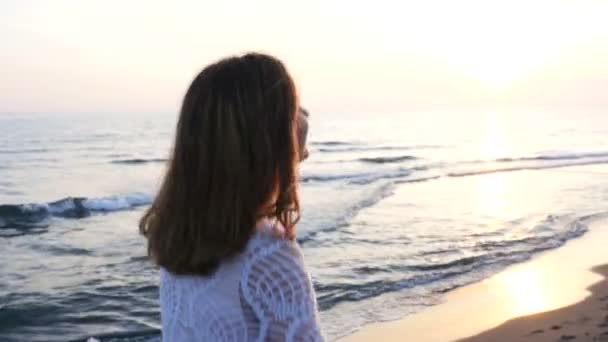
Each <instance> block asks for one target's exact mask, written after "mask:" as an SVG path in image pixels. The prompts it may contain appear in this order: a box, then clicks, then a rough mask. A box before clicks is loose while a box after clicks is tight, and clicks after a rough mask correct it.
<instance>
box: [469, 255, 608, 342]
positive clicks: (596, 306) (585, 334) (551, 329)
mask: <svg viewBox="0 0 608 342" xmlns="http://www.w3.org/2000/svg"><path fill="white" fill-rule="evenodd" d="M593 270H594V271H595V272H597V273H598V274H601V275H602V276H603V277H604V279H603V280H602V281H601V282H599V283H597V284H594V285H593V286H591V287H590V288H589V291H591V293H592V295H591V296H589V297H588V298H586V299H585V300H584V301H582V302H580V303H577V304H574V305H570V306H568V307H565V308H562V309H558V310H554V311H549V312H544V313H540V314H536V315H530V316H524V317H521V318H516V319H513V320H511V321H508V322H506V323H505V324H502V325H500V326H499V327H497V328H494V329H492V330H489V331H486V332H483V333H481V334H479V335H476V336H474V337H470V338H466V339H462V340H460V341H459V342H484V341H496V342H501V341H504V342H507V341H509V342H511V341H543V342H545V341H547V342H548V341H608V280H607V278H606V277H608V265H603V266H598V267H595V268H594V269H593Z"/></svg>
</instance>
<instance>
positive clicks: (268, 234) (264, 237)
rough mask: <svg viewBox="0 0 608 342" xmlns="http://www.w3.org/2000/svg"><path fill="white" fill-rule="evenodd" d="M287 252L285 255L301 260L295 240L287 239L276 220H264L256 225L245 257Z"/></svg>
mask: <svg viewBox="0 0 608 342" xmlns="http://www.w3.org/2000/svg"><path fill="white" fill-rule="evenodd" d="M284 253H287V255H286V256H287V257H289V258H296V259H297V260H298V261H300V262H301V261H302V252H301V249H300V246H299V244H298V243H297V241H295V240H291V239H288V238H287V236H286V233H285V228H284V227H283V226H282V225H281V223H280V222H278V221H271V220H265V221H263V222H262V223H261V224H259V225H258V226H257V227H256V231H255V233H254V234H253V237H252V238H251V240H250V241H249V244H248V245H247V249H246V255H247V259H251V258H272V257H273V256H276V255H278V254H284Z"/></svg>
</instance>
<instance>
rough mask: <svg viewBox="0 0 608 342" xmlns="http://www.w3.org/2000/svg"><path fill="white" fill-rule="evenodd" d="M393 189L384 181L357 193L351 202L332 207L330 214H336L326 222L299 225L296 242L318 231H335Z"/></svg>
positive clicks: (386, 195)
mask: <svg viewBox="0 0 608 342" xmlns="http://www.w3.org/2000/svg"><path fill="white" fill-rule="evenodd" d="M393 190H394V185H393V184H392V183H390V182H386V183H384V184H381V185H379V186H378V187H376V188H373V189H369V190H368V191H365V192H364V193H363V194H362V195H359V196H360V197H359V199H357V200H354V201H352V202H351V203H347V204H346V205H344V206H343V207H341V208H334V210H332V214H337V215H336V216H335V217H331V218H329V219H328V220H326V222H327V223H326V224H323V223H320V222H319V221H316V222H315V227H314V228H309V229H307V227H305V226H301V227H299V228H298V229H299V231H301V232H302V233H303V235H302V236H301V237H299V238H298V242H299V243H301V244H305V243H308V242H310V241H312V240H313V239H314V237H315V236H317V234H319V233H326V232H330V231H335V230H338V229H340V228H342V227H345V226H347V225H348V224H349V222H350V220H351V219H352V218H353V217H355V216H356V215H357V214H358V213H359V212H360V211H361V210H363V209H365V208H369V207H371V206H373V205H375V204H376V203H378V202H380V201H381V200H383V199H385V198H387V197H389V196H391V195H392V194H393ZM305 215H306V214H305Z"/></svg>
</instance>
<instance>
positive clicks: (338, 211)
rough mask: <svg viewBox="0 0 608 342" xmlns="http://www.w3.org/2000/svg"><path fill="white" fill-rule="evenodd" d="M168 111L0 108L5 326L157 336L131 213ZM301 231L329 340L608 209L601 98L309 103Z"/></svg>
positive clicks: (575, 229) (160, 146)
mask: <svg viewBox="0 0 608 342" xmlns="http://www.w3.org/2000/svg"><path fill="white" fill-rule="evenodd" d="M175 121H176V116H175V115H174V114H163V115H161V114H124V115H118V114H111V115H107V114H104V115H101V114H98V115H96V114H0V340H1V341H72V340H73V341H86V340H87V339H88V338H89V337H95V338H96V339H98V340H100V341H147V340H158V336H159V328H160V324H159V323H160V321H159V319H160V317H159V308H158V288H157V282H158V280H157V278H158V276H157V272H156V270H155V269H154V267H153V266H152V265H151V264H150V263H149V262H148V261H147V259H146V257H145V248H144V239H143V238H142V237H141V236H139V235H138V232H137V221H138V218H139V217H140V216H141V214H142V212H143V210H144V209H145V208H146V206H147V205H149V204H150V202H151V200H152V198H153V195H154V193H155V190H156V189H157V187H158V184H159V181H160V176H161V175H162V172H163V169H164V165H165V160H166V158H167V157H168V151H169V149H170V146H171V140H172V135H173V131H174V125H175ZM310 133H311V136H310V139H309V141H310V147H309V149H310V152H311V157H310V159H309V160H307V161H306V162H305V163H304V164H303V165H302V166H301V193H302V206H303V218H302V221H301V223H300V224H299V227H298V239H299V241H300V243H301V244H302V246H303V250H304V253H305V256H306V260H307V263H308V266H309V268H310V271H311V272H312V274H313V281H314V285H315V288H316V291H317V296H318V302H319V306H320V310H321V320H322V324H323V327H324V330H325V331H326V334H327V335H328V337H329V338H330V339H335V338H337V337H339V336H342V335H345V334H348V333H349V332H351V331H353V330H355V329H357V328H358V327H360V326H362V325H364V324H368V323H371V322H376V321H383V320H390V319H395V318H399V317H403V316H405V315H409V314H415V313H416V312H418V311H420V310H422V309H424V308H425V307H428V306H431V305H436V304H438V303H440V302H441V299H442V295H443V294H444V293H445V292H447V291H449V290H451V289H454V288H456V287H459V286H463V285H465V284H468V283H471V282H475V281H479V280H481V279H483V278H485V277H488V276H490V275H492V274H494V273H496V272H498V271H500V270H502V269H504V268H505V267H507V266H508V265H511V264H514V263H518V262H522V261H525V260H527V259H529V258H530V257H531V256H533V255H534V254H536V253H539V252H542V251H546V250H550V249H553V248H558V247H559V246H561V245H563V244H564V243H566V242H567V241H568V240H570V239H574V238H577V237H579V236H581V235H583V234H584V233H585V232H586V230H587V222H588V221H589V220H590V219H593V218H594V217H597V216H603V215H606V214H607V213H608V165H605V164H608V113H601V112H585V111H581V112H572V111H570V112H546V111H518V112H513V111H511V112H507V111H505V112H500V111H496V112H491V111H485V112H457V111H453V112H431V111H428V112H408V113H404V112H401V113H394V114H382V113H367V114H365V115H355V114H338V113H322V112H314V111H313V113H312V116H311V132H310Z"/></svg>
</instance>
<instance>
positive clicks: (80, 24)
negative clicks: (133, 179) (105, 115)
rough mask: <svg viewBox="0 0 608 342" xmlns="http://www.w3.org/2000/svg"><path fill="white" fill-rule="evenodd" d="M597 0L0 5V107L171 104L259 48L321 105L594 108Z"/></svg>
mask: <svg viewBox="0 0 608 342" xmlns="http://www.w3.org/2000/svg"><path fill="white" fill-rule="evenodd" d="M606 18H608V1H603V0H576V1H574V0H572V1H559V0H546V1H545V0H526V1H519V0H510V1H497V0H477V1H468V0H460V1H453V0H446V1H435V0H426V1H394V0H376V1H356V0H350V1H347V0H340V1H338V0H336V1H332V0H325V1H321V0H307V1H290V0H259V1H230V0H226V1H168V0H167V1H154V0H103V1H98V0H87V1H79V0H74V1H67V0H53V1H30V0H3V1H1V2H0V112H83V113H84V112H119V113H131V112H133V113H134V112H155V113H156V112H159V113H162V112H176V111H177V110H178V109H179V104H180V101H181V98H182V96H183V94H184V92H185V90H186V88H187V87H188V85H189V82H190V81H191V80H192V78H193V77H194V75H195V74H196V73H197V72H198V71H200V70H201V69H202V68H203V67H204V66H205V65H207V64H209V63H211V62H213V61H215V60H217V59H218V58H221V57H224V56H227V55H234V54H239V53H243V52H247V51H260V52H266V53H271V54H273V55H276V56H277V57H279V58H281V59H282V60H283V61H284V62H285V63H286V64H287V66H288V68H289V69H290V71H291V72H292V74H293V76H294V78H295V80H296V82H297V84H298V87H299V90H300V95H301V99H302V102H303V103H304V104H305V105H306V106H308V107H309V108H311V109H313V110H322V111H341V112H350V111H359V112H371V111H374V110H378V111H380V110H382V111H395V110H401V109H404V108H405V109H408V110H409V109H420V108H455V107H458V108H477V107H482V108H485V107H526V106H532V107H534V106H542V107H547V108H580V107H585V108H595V109H597V108H600V109H601V108H608V92H607V89H608V20H606Z"/></svg>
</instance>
